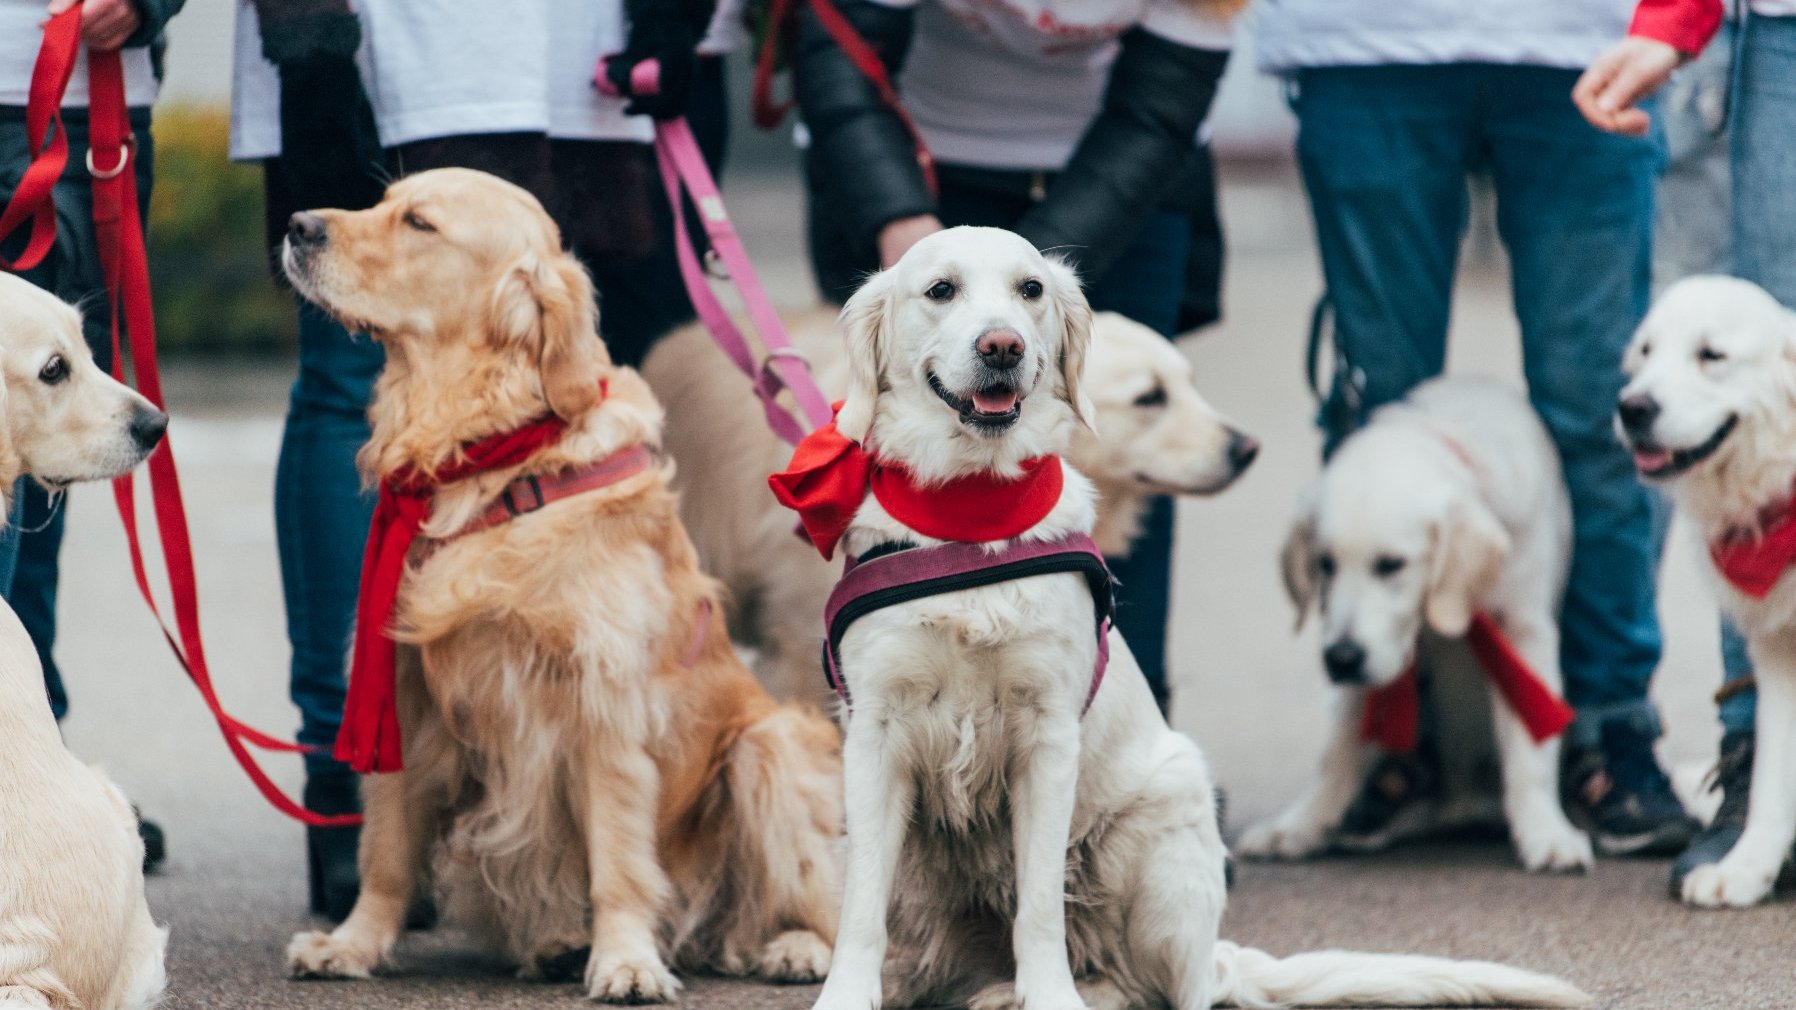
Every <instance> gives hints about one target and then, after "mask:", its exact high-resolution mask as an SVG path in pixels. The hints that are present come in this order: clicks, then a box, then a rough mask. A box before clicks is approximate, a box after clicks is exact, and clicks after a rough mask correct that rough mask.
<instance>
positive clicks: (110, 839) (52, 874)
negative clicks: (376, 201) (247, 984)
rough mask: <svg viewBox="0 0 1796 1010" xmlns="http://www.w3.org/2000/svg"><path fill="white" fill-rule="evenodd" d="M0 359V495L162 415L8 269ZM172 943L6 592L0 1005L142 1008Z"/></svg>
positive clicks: (0, 503) (81, 471)
mask: <svg viewBox="0 0 1796 1010" xmlns="http://www.w3.org/2000/svg"><path fill="white" fill-rule="evenodd" d="M0 371H3V372H4V376H5V379H4V383H0V499H10V496H11V490H12V487H13V484H14V482H15V481H16V480H17V479H18V478H19V477H21V476H24V475H27V474H29V475H31V476H33V477H36V478H37V479H38V480H39V481H40V482H43V483H44V484H46V485H49V486H51V487H61V486H64V485H66V484H68V483H70V482H73V481H78V480H103V479H106V478H109V477H116V476H118V475H119V474H121V473H124V472H125V471H127V470H129V469H131V468H132V467H134V466H136V465H137V464H138V463H139V462H141V461H142V460H143V458H144V457H145V456H147V455H149V453H150V450H151V449H153V448H154V447H155V445H156V443H157V442H158V441H159V440H160V439H161V438H162V432H163V428H164V427H165V426H166V425H167V423H168V418H167V416H166V415H164V414H163V413H162V412H161V411H159V410H157V409H156V408H154V407H152V406H151V405H150V404H149V401H147V400H145V399H144V398H143V397H141V396H138V395H137V394H136V393H134V392H132V391H131V390H129V389H127V388H125V387H124V386H122V385H120V384H119V383H117V382H115V381H113V380H112V378H111V377H110V376H108V375H107V374H106V373H104V372H102V371H100V369H99V368H98V367H97V366H96V365H95V364H94V361H93V356H92V355H91V354H89V353H88V350H87V344H86V343H85V342H84V341H83V340H82V339H81V320H80V317H78V316H77V315H76V314H75V310H74V309H71V308H69V307H68V306H67V305H64V304H63V303H62V302H61V301H59V300H58V299H56V298H54V297H52V296H51V295H49V294H46V293H45V292H43V291H41V290H39V289H38V288H36V287H34V286H33V285H31V284H29V283H27V282H26V281H24V280H21V279H20V278H18V277H15V276H13V275H11V274H4V273H0ZM6 504H8V502H6V501H4V500H0V510H3V509H4V506H5V505H6ZM166 941H167V932H166V931H165V930H163V929H161V928H159V927H158V926H157V925H156V923H155V921H154V920H152V919H151V918H150V909H149V906H148V905H147V904H146V903H145V902H144V895H143V842H142V841H141V840H140V839H139V838H138V835H137V818H136V816H135V815H134V814H132V812H131V806H130V804H129V803H127V802H125V798H124V796H123V795H122V794H121V793H120V792H119V791H118V788H117V787H115V786H114V785H113V784H112V783H111V782H110V781H109V780H108V779H107V778H106V776H105V775H104V774H103V773H101V772H100V770H99V769H97V768H90V767H88V766H87V765H84V764H82V763H81V762H79V761H77V760H75V758H74V756H73V755H71V754H70V753H69V752H68V750H67V749H66V748H64V747H63V745H62V737H61V736H60V735H59V734H58V733H57V730H56V720H55V719H54V718H53V717H52V716H51V715H50V706H49V704H48V703H47V702H46V701H45V700H44V674H43V669H42V667H40V666H39V665H38V660H37V652H36V650H35V649H33V648H32V645H31V639H30V638H29V637H28V636H27V635H26V634H25V628H24V626H23V625H21V624H20V623H19V619H18V617H17V616H16V615H14V614H13V612H12V608H10V607H6V606H3V605H0V1008H5V1010H23V1008H54V1010H64V1008H84V1010H140V1008H144V1007H149V1006H151V1005H153V1004H154V1003H155V1002H156V1000H157V998H158V997H159V996H160V995H161V994H162V990H163V988H164V986H165V984H166V979H165V976H164V973H163V967H162V952H163V948H164V945H165V944H166Z"/></svg>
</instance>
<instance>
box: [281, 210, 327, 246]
mask: <svg viewBox="0 0 1796 1010" xmlns="http://www.w3.org/2000/svg"><path fill="white" fill-rule="evenodd" d="M324 234H325V233H324V218H321V217H319V216H318V215H316V214H314V213H312V212H310V211H304V210H302V211H300V212H299V213H297V214H295V215H293V216H292V217H290V218H288V219H287V241H289V242H291V243H293V244H294V245H323V244H324Z"/></svg>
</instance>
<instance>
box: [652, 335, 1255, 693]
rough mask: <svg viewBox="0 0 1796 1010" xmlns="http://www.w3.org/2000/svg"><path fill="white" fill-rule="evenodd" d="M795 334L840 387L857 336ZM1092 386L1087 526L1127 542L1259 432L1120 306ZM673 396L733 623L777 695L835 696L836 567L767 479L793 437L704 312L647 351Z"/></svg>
mask: <svg viewBox="0 0 1796 1010" xmlns="http://www.w3.org/2000/svg"><path fill="white" fill-rule="evenodd" d="M785 323H786V329H787V331H788V332H789V333H790V335H791V337H792V342H793V345H794V346H795V347H796V348H797V349H798V350H799V351H800V352H802V353H803V354H804V355H805V357H806V358H807V359H808V360H809V361H810V363H811V367H812V368H813V369H814V370H815V372H816V375H817V380H818V382H819V383H820V384H821V385H822V386H823V388H824V389H825V390H827V391H828V392H829V393H830V394H831V395H832V396H834V395H839V394H840V393H842V392H843V391H845V390H846V389H847V388H848V378H849V376H848V348H847V346H846V345H845V344H844V343H843V341H842V337H841V334H840V332H839V330H838V327H837V321H836V313H835V311H834V310H831V309H825V308H817V309H812V310H809V311H805V312H798V313H791V314H789V315H787V316H786V318H785ZM1091 341H1092V349H1091V354H1090V355H1089V356H1088V357H1087V359H1086V363H1085V374H1084V388H1085V390H1086V393H1087V394H1088V395H1089V397H1090V399H1091V401H1092V412H1093V420H1094V426H1095V427H1096V429H1097V430H1096V431H1095V432H1094V431H1092V430H1091V429H1089V428H1084V427H1081V428H1078V429H1076V430H1075V431H1074V432H1073V434H1072V438H1071V442H1070V443H1069V444H1068V447H1067V454H1066V457H1067V460H1068V461H1069V462H1071V463H1072V464H1073V466H1074V467H1075V468H1077V469H1078V471H1079V472H1080V473H1082V474H1084V475H1085V476H1087V477H1088V478H1090V479H1091V481H1092V483H1093V484H1094V485H1095V486H1096V489H1097V494H1098V506H1097V508H1098V512H1097V523H1096V525H1095V526H1094V527H1093V528H1092V534H1091V535H1092V539H1093V540H1095V541H1096V542H1097V545H1098V549H1099V550H1102V551H1103V552H1104V554H1105V555H1106V556H1107V557H1120V556H1123V555H1126V554H1128V553H1129V545H1130V542H1131V541H1133V540H1134V538H1135V536H1136V534H1137V533H1139V532H1140V525H1141V519H1142V516H1143V515H1144V514H1145V513H1146V511H1147V507H1148V505H1149V503H1150V501H1151V500H1152V496H1154V495H1161V494H1179V495H1210V494H1217V493H1219V492H1221V491H1223V490H1224V489H1226V488H1227V487H1229V486H1230V485H1231V484H1233V483H1234V481H1235V479H1236V478H1237V477H1239V476H1241V474H1242V473H1243V472H1245V471H1246V469H1247V467H1248V466H1249V465H1250V464H1251V463H1252V462H1253V459H1254V455H1255V453H1256V452H1257V451H1258V448H1259V445H1258V443H1257V442H1255V441H1254V440H1253V439H1252V438H1250V437H1249V436H1247V435H1246V434H1244V433H1243V432H1241V431H1240V430H1239V429H1237V428H1236V427H1235V425H1234V424H1233V423H1232V422H1231V421H1230V420H1229V419H1228V418H1226V417H1224V416H1223V415H1222V414H1221V413H1219V412H1218V411H1217V410H1216V408H1214V407H1212V406H1211V405H1210V404H1209V402H1208V401H1206V400H1205V399H1204V398H1203V396H1202V395H1201V394H1200V393H1199V392H1198V391H1197V385H1196V381H1195V374H1194V370H1193V368H1192V365H1191V360H1190V359H1189V358H1187V357H1186V356H1185V355H1184V354H1182V353H1180V352H1179V350H1178V348H1177V347H1176V346H1174V345H1173V343H1172V342H1171V341H1168V340H1167V339H1166V338H1165V337H1162V336H1161V335H1160V334H1158V333H1156V332H1154V331H1153V330H1151V329H1149V328H1148V327H1146V326H1143V325H1141V324H1140V323H1137V322H1134V321H1132V320H1130V319H1128V318H1126V317H1124V316H1121V315H1118V314H1116V313H1114V312H1099V313H1097V314H1095V315H1094V316H1093V317H1092V325H1091ZM642 374H643V377H644V378H646V379H648V380H649V385H650V386H652V387H653V388H654V390H655V395H656V397H657V398H658V399H660V401H661V402H662V404H663V405H665V406H666V407H667V408H668V423H667V449H668V452H669V453H670V454H671V455H672V456H673V457H674V458H675V459H676V460H679V461H680V464H681V467H680V474H679V478H678V480H677V481H676V487H677V489H678V490H679V491H680V513H681V516H682V518H684V519H685V520H686V528H687V529H688V530H690V531H691V533H692V539H693V542H694V543H695V544H696V545H697V546H698V552H699V558H700V559H701V561H702V562H703V564H704V568H705V571H707V572H710V573H711V574H713V575H715V576H717V577H718V578H719V579H721V580H723V584H724V585H725V586H726V587H727V588H728V589H729V591H730V599H731V601H732V602H733V603H734V604H735V607H736V609H735V610H733V611H732V613H731V614H730V630H731V632H732V634H734V635H735V637H736V640H737V641H739V642H741V643H743V644H744V645H747V646H749V647H751V648H753V649H754V650H755V653H756V657H755V667H756V672H757V673H758V674H759V675H760V677H761V682H762V683H764V684H766V685H767V687H768V689H769V690H771V691H772V692H773V693H774V694H775V695H777V696H779V697H782V698H812V699H825V698H831V697H833V693H832V692H831V691H830V689H829V687H828V685H826V684H825V683H824V679H823V674H822V671H821V670H820V669H819V667H818V661H817V649H818V643H819V640H820V636H821V634H822V624H821V620H822V615H823V605H824V601H825V600H827V599H828V598H829V591H830V589H831V587H833V586H834V585H835V582H836V577H837V576H838V575H839V574H840V568H839V567H838V566H836V565H832V564H830V563H829V562H827V561H824V560H823V559H822V558H821V557H819V556H818V555H817V552H816V551H814V550H812V549H811V547H810V545H809V544H808V543H806V542H805V541H804V540H802V539H800V538H798V537H795V536H793V535H792V514H791V513H790V512H788V511H786V510H785V509H783V508H781V507H780V506H779V504H778V503H777V502H776V501H774V499H773V496H772V495H771V494H769V493H768V492H767V474H769V473H772V472H774V471H776V470H779V469H780V468H782V467H783V466H784V465H785V463H786V458H787V457H788V456H789V455H790V454H791V448H790V447H789V446H787V445H786V444H785V443H783V442H781V441H780V440H779V439H778V438H777V437H776V436H775V435H774V434H773V432H772V431H771V430H770V429H769V428H768V427H767V425H766V423H765V422H763V421H762V420H761V416H760V415H761V408H760V405H759V404H758V403H757V402H756V400H755V398H754V396H753V395H752V394H751V393H750V392H749V389H748V383H747V381H746V380H745V379H744V378H743V377H742V375H741V374H740V373H739V372H737V371H736V370H735V369H734V368H733V367H732V366H731V364H730V362H729V359H728V358H726V357H724V355H723V352H722V351H720V350H719V349H718V348H717V345H716V344H715V343H714V342H713V341H712V339H711V335H710V333H709V332H708V331H707V330H706V329H705V328H704V327H703V326H702V325H699V324H696V323H695V324H693V325H691V326H687V327H684V328H682V329H680V330H676V331H675V332H673V333H670V334H668V336H667V337H666V338H664V339H663V340H661V341H660V342H659V343H657V344H656V345H655V349H654V350H653V351H652V352H650V353H649V356H648V359H647V360H646V361H644V362H643V364H642Z"/></svg>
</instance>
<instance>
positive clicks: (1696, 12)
mask: <svg viewBox="0 0 1796 1010" xmlns="http://www.w3.org/2000/svg"><path fill="white" fill-rule="evenodd" d="M1720 27H1721V0H1640V6H1638V7H1636V8H1635V9H1634V23H1633V24H1632V25H1630V26H1629V27H1628V34H1629V35H1643V36H1645V37H1647V38H1649V39H1658V40H1659V41H1660V42H1664V43H1666V44H1668V45H1670V46H1671V47H1673V48H1674V49H1676V50H1677V51H1678V52H1680V53H1688V54H1689V55H1691V56H1695V55H1696V54H1697V53H1700V52H1702V47H1703V46H1705V45H1708V43H1709V40H1710V39H1712V38H1714V37H1715V31H1716V30H1717V29H1718V28H1720Z"/></svg>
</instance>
